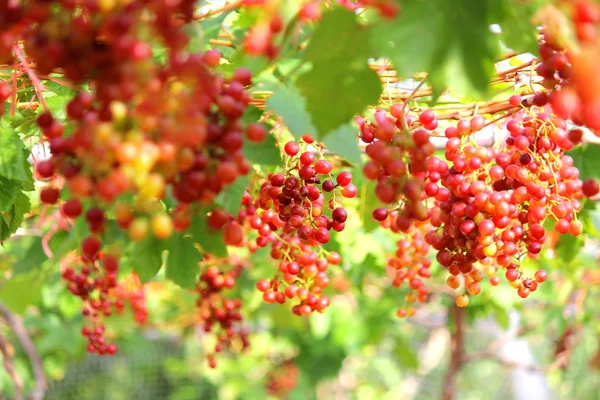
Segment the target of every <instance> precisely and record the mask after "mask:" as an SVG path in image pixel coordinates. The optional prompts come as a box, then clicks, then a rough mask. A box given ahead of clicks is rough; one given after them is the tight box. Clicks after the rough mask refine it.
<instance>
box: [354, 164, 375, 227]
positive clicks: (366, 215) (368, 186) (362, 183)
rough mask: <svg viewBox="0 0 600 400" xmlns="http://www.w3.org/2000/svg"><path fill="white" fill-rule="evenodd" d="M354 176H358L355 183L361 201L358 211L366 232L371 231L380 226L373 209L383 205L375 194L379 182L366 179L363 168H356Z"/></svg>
mask: <svg viewBox="0 0 600 400" xmlns="http://www.w3.org/2000/svg"><path fill="white" fill-rule="evenodd" d="M352 176H353V177H356V179H355V183H354V184H355V185H356V186H357V188H358V196H357V197H358V200H359V201H360V204H359V206H358V212H359V214H360V219H361V221H362V227H363V229H364V231H365V232H366V233H369V232H372V231H374V230H375V229H377V228H378V227H379V222H377V221H375V219H373V210H375V209H376V208H378V207H381V203H380V202H379V200H378V199H377V196H375V194H374V193H375V186H377V182H375V181H371V180H368V179H366V178H365V177H364V175H363V173H362V168H355V169H354V171H353V173H352Z"/></svg>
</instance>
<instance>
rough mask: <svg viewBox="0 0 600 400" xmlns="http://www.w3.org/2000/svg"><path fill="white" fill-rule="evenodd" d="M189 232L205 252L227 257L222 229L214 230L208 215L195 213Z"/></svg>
mask: <svg viewBox="0 0 600 400" xmlns="http://www.w3.org/2000/svg"><path fill="white" fill-rule="evenodd" d="M189 233H190V235H191V236H192V239H193V240H194V242H196V243H198V244H199V245H200V246H201V247H202V250H204V251H205V252H207V253H211V254H214V255H215V256H216V257H227V247H226V246H225V243H224V242H223V235H222V234H221V231H214V230H212V229H211V228H210V227H209V226H208V224H207V221H206V216H202V217H201V216H198V215H195V216H194V217H193V219H192V224H191V226H190V229H189Z"/></svg>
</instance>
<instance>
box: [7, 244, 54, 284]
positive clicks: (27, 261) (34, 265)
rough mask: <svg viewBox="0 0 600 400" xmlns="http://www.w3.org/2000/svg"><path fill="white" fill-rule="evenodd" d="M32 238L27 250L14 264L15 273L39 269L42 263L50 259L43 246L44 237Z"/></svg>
mask: <svg viewBox="0 0 600 400" xmlns="http://www.w3.org/2000/svg"><path fill="white" fill-rule="evenodd" d="M31 238H32V239H31V244H30V245H29V247H28V248H27V251H26V252H25V254H24V255H23V257H20V258H19V259H18V260H17V261H16V262H15V264H14V265H13V271H14V273H15V275H18V274H23V273H26V272H29V271H32V270H39V268H40V265H41V264H42V263H43V262H44V261H46V260H47V259H48V257H47V256H46V254H45V253H44V249H43V247H42V238H41V237H39V236H32V237H31Z"/></svg>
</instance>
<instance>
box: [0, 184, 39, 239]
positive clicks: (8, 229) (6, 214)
mask: <svg viewBox="0 0 600 400" xmlns="http://www.w3.org/2000/svg"><path fill="white" fill-rule="evenodd" d="M29 210H31V203H30V202H29V197H27V195H26V194H25V193H23V192H18V194H17V197H16V199H15V203H14V204H13V205H12V206H11V207H10V209H9V210H7V211H1V210H0V242H2V241H3V240H6V239H8V238H9V237H10V236H11V235H12V234H13V233H15V232H16V231H17V229H19V227H20V226H21V223H22V222H23V219H24V217H25V214H26V213H28V212H29Z"/></svg>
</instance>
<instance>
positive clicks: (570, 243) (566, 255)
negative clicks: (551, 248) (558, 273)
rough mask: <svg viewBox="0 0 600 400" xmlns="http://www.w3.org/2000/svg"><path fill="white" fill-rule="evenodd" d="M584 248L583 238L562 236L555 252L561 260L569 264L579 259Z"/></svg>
mask: <svg viewBox="0 0 600 400" xmlns="http://www.w3.org/2000/svg"><path fill="white" fill-rule="evenodd" d="M582 247H583V237H582V236H573V235H561V236H560V240H559V241H558V243H557V244H556V249H555V250H556V253H557V254H558V256H559V257H560V259H561V260H563V261H564V262H565V263H566V264H569V263H571V261H573V260H574V259H575V257H577V255H578V254H579V252H580V251H581V248H582Z"/></svg>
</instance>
